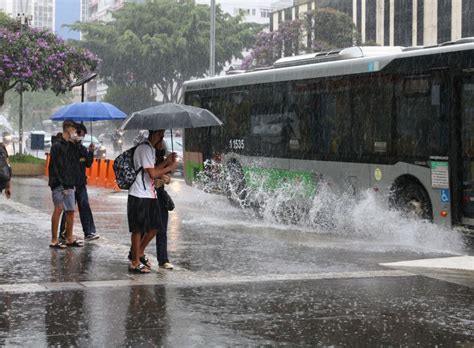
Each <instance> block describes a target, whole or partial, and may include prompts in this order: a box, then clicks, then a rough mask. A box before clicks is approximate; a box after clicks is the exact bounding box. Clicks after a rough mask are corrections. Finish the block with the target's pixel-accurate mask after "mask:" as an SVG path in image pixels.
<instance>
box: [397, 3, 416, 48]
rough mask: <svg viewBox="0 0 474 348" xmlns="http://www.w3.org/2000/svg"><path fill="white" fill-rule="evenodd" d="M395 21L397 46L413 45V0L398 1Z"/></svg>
mask: <svg viewBox="0 0 474 348" xmlns="http://www.w3.org/2000/svg"><path fill="white" fill-rule="evenodd" d="M394 21H395V23H394V30H395V33H394V43H395V46H412V42H413V36H412V33H413V3H412V1H411V0H399V1H398V2H396V6H395V18H394Z"/></svg>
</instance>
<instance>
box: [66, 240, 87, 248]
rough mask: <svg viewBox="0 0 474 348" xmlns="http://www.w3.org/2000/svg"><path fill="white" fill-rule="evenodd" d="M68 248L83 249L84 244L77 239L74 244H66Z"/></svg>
mask: <svg viewBox="0 0 474 348" xmlns="http://www.w3.org/2000/svg"><path fill="white" fill-rule="evenodd" d="M66 246H67V247H68V248H83V247H84V244H82V243H80V242H79V241H78V240H77V239H76V240H75V241H74V242H72V243H66Z"/></svg>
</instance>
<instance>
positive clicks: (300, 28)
mask: <svg viewBox="0 0 474 348" xmlns="http://www.w3.org/2000/svg"><path fill="white" fill-rule="evenodd" d="M303 37H306V40H305V41H306V42H303ZM358 42H359V38H358V34H357V33H356V30H355V26H354V24H353V23H352V19H351V18H350V17H349V16H348V15H346V14H345V13H342V12H339V11H336V10H334V9H332V8H323V9H320V10H315V11H310V12H307V13H306V14H305V16H304V20H300V19H295V20H292V21H285V22H282V23H280V24H279V25H278V30H275V31H272V32H260V33H258V34H257V35H256V36H255V44H254V46H253V49H252V50H251V52H250V54H249V55H248V56H247V57H245V58H244V60H243V61H242V65H241V68H242V69H250V68H256V67H263V66H269V65H272V64H273V63H274V62H275V61H276V60H277V59H279V58H281V57H288V56H292V55H298V54H301V53H303V52H304V53H312V52H319V51H324V50H330V49H334V48H344V47H350V46H353V45H354V44H357V43H358Z"/></svg>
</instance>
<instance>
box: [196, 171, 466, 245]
mask: <svg viewBox="0 0 474 348" xmlns="http://www.w3.org/2000/svg"><path fill="white" fill-rule="evenodd" d="M206 168H212V171H207V172H201V173H200V174H199V175H198V176H197V178H196V181H195V186H196V187H197V188H199V189H201V190H203V191H205V192H210V193H212V192H221V193H224V194H225V195H227V196H228V198H229V200H230V202H231V203H232V204H233V205H234V206H239V207H241V208H243V212H244V213H245V214H246V216H247V217H249V218H250V219H251V220H248V221H247V222H246V223H250V224H252V225H254V224H255V223H256V220H259V221H260V222H261V223H263V224H264V225H266V226H272V227H274V226H276V225H279V226H281V227H283V228H289V227H291V228H296V229H299V230H301V231H306V232H310V233H318V234H328V235H334V236H337V237H342V238H346V239H350V240H354V241H367V242H375V243H379V244H391V245H393V244H396V245H400V246H406V247H414V248H421V249H429V250H433V251H441V252H451V253H461V252H463V250H464V249H465V247H464V242H463V237H462V234H461V233H459V232H458V231H456V230H454V229H451V228H447V227H443V226H439V225H435V224H432V223H429V222H426V221H422V220H419V219H416V218H413V217H409V216H406V215H404V214H402V213H401V212H399V211H396V210H393V209H389V208H388V206H387V204H386V202H388V197H382V196H381V194H380V193H376V192H374V191H372V190H367V191H365V192H361V193H359V194H358V195H352V194H349V193H347V192H345V191H342V190H340V189H339V188H338V187H336V186H335V185H332V184H330V183H329V182H323V181H321V182H319V183H318V185H317V188H316V189H315V190H313V191H311V190H308V186H307V184H306V183H304V182H302V181H297V180H290V181H286V182H283V183H282V184H281V185H280V186H278V187H276V188H269V186H268V181H269V178H268V176H267V175H266V174H264V173H263V174H262V173H259V174H255V173H252V174H247V177H246V178H247V179H250V180H248V181H250V182H252V185H245V186H243V187H242V186H241V185H240V183H239V181H238V180H237V181H236V177H235V175H232V174H230V173H228V172H227V171H224V170H222V167H221V166H220V164H217V163H211V162H208V163H206Z"/></svg>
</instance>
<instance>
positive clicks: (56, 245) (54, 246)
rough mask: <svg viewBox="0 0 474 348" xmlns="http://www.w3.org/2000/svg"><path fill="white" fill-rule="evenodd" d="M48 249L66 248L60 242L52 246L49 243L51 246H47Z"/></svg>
mask: <svg viewBox="0 0 474 348" xmlns="http://www.w3.org/2000/svg"><path fill="white" fill-rule="evenodd" d="M49 247H50V248H55V249H65V248H66V246H65V245H64V244H63V243H61V242H58V243H56V244H52V243H51V244H50V245H49Z"/></svg>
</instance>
